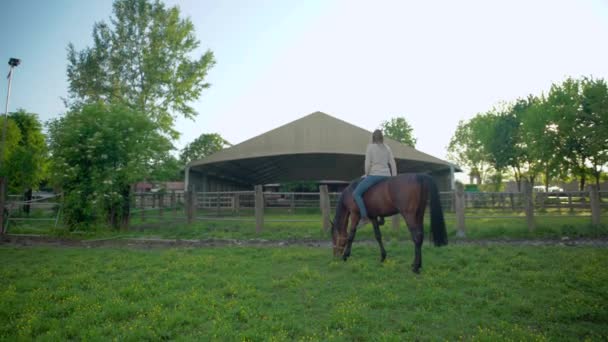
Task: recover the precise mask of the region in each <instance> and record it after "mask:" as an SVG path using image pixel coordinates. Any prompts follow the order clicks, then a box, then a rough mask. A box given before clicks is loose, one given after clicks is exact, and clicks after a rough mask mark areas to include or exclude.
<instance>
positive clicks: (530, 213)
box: [524, 181, 536, 232]
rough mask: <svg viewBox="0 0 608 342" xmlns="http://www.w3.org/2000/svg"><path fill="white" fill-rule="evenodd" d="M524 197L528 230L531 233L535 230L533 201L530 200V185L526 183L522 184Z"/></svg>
mask: <svg viewBox="0 0 608 342" xmlns="http://www.w3.org/2000/svg"><path fill="white" fill-rule="evenodd" d="M524 197H525V207H526V221H527V223H528V230H529V231H531V232H533V231H534V230H535V229H536V224H535V222H534V199H533V198H532V184H531V183H530V182H527V181H526V182H524Z"/></svg>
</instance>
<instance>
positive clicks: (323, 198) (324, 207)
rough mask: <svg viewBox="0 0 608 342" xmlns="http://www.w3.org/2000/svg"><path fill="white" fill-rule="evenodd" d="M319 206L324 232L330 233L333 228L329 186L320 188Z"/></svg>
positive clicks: (325, 185) (324, 185)
mask: <svg viewBox="0 0 608 342" xmlns="http://www.w3.org/2000/svg"><path fill="white" fill-rule="evenodd" d="M319 204H320V206H321V215H322V217H323V218H322V219H323V230H324V231H326V232H328V231H329V229H330V228H331V221H330V218H329V216H330V215H331V209H330V203H329V190H328V189H327V184H323V185H320V186H319Z"/></svg>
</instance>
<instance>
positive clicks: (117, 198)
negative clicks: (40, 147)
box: [49, 102, 171, 228]
mask: <svg viewBox="0 0 608 342" xmlns="http://www.w3.org/2000/svg"><path fill="white" fill-rule="evenodd" d="M49 141H50V144H49V148H50V151H51V154H52V156H53V159H52V163H51V177H52V180H53V181H54V183H55V184H56V185H57V186H59V187H60V188H61V189H62V190H63V192H64V208H63V217H64V220H65V221H66V223H67V224H68V225H69V226H70V227H72V228H74V227H78V226H84V227H88V226H90V225H91V224H93V223H96V222H101V221H103V219H104V218H105V219H106V222H107V223H109V224H110V225H111V226H113V227H115V228H118V227H125V226H126V225H128V218H129V204H130V192H131V189H130V187H131V184H133V183H134V182H136V181H138V180H140V179H141V178H142V177H143V176H145V175H146V173H147V171H148V170H149V167H150V164H151V163H153V162H154V161H155V160H158V159H159V158H161V157H162V156H164V153H165V151H167V150H168V149H169V148H170V146H171V144H170V142H169V141H168V140H167V138H165V137H164V136H163V135H162V134H160V133H159V132H158V130H157V129H156V125H155V123H154V122H153V121H152V120H151V119H150V118H149V117H148V116H147V115H146V114H144V113H141V112H138V111H134V110H132V109H130V108H128V107H126V106H124V105H106V104H103V103H101V102H100V103H96V104H88V105H84V106H82V107H80V108H79V109H75V110H72V111H70V112H68V113H67V114H66V115H65V116H64V117H62V118H58V119H55V120H53V121H51V122H50V123H49Z"/></svg>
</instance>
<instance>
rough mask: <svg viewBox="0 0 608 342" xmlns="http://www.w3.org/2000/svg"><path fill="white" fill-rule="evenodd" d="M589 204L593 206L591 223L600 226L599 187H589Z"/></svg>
mask: <svg viewBox="0 0 608 342" xmlns="http://www.w3.org/2000/svg"><path fill="white" fill-rule="evenodd" d="M589 203H590V205H591V222H592V223H593V225H594V226H599V225H600V214H601V212H600V209H601V208H600V193H599V192H598V188H597V185H595V184H593V185H589Z"/></svg>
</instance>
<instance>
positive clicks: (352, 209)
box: [331, 173, 448, 273]
mask: <svg viewBox="0 0 608 342" xmlns="http://www.w3.org/2000/svg"><path fill="white" fill-rule="evenodd" d="M357 184H359V180H355V181H353V182H351V183H350V184H349V185H348V186H347V187H346V189H344V190H343V191H342V193H341V194H340V197H339V199H338V203H337V205H336V213H335V216H334V220H333V222H331V231H332V240H333V252H334V256H340V255H341V256H342V258H343V259H344V261H346V260H347V259H348V257H349V256H350V253H351V248H352V243H353V240H354V239H355V234H356V232H357V225H358V224H359V221H360V213H359V208H358V207H357V204H356V203H355V200H354V198H353V191H354V190H355V188H356V187H357ZM429 195H430V196H429ZM429 197H430V208H431V233H432V240H433V242H434V244H435V246H443V245H447V243H448V238H447V232H446V228H445V220H444V217H443V210H442V209H441V203H440V202H439V191H438V190H437V184H436V183H435V181H434V180H433V178H432V177H431V176H429V175H426V174H420V173H405V174H399V175H397V176H393V177H388V178H387V179H386V180H384V181H382V182H380V183H378V184H376V185H374V186H373V187H371V188H370V189H369V190H367V191H366V192H365V194H364V195H363V201H364V202H365V205H366V207H367V213H368V217H369V219H370V221H371V223H372V225H373V226H374V235H375V237H376V240H377V241H378V244H379V245H380V261H381V262H384V260H385V259H386V250H385V249H384V245H383V244H382V235H381V233H380V222H379V220H380V221H381V223H384V217H387V216H392V215H395V214H401V215H402V216H403V218H404V219H405V222H406V223H407V226H408V228H409V230H410V234H411V236H412V240H413V242H414V245H415V252H414V253H415V257H414V261H413V263H412V271H413V272H414V273H419V272H420V268H421V267H422V251H421V248H422V242H423V239H424V226H423V220H424V211H425V209H426V205H427V200H428V198H429ZM349 217H350V232H349V234H348V238H347V236H346V228H347V225H348V219H349Z"/></svg>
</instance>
